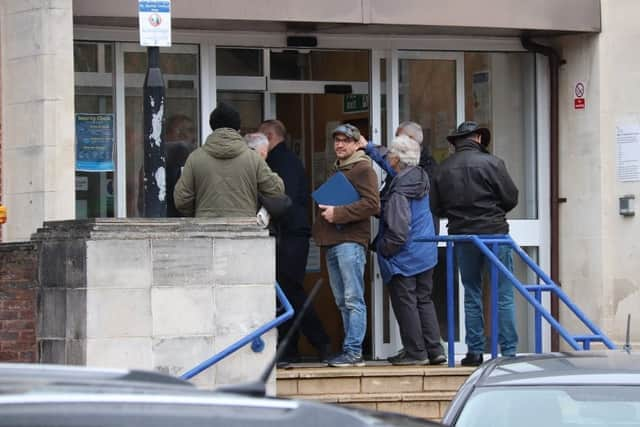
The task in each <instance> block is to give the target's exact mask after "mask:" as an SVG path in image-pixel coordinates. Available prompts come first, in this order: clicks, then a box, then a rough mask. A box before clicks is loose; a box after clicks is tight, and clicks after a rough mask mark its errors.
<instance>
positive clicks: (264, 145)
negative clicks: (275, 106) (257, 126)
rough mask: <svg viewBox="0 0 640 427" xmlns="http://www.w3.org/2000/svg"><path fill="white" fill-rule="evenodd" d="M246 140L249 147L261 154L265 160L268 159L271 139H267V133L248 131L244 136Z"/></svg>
mask: <svg viewBox="0 0 640 427" xmlns="http://www.w3.org/2000/svg"><path fill="white" fill-rule="evenodd" d="M244 140H245V141H246V142H247V145H248V146H249V148H251V149H252V150H254V151H255V152H256V153H258V154H260V157H262V158H263V159H264V160H267V155H268V154H269V139H267V135H265V134H264V133H261V132H254V133H248V134H246V135H245V136H244ZM274 172H275V171H274Z"/></svg>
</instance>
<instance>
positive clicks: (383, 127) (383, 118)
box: [380, 58, 388, 146]
mask: <svg viewBox="0 0 640 427" xmlns="http://www.w3.org/2000/svg"><path fill="white" fill-rule="evenodd" d="M387 143H388V141H387V60H386V59H385V58H382V59H380V144H382V145H384V146H386V145H387Z"/></svg>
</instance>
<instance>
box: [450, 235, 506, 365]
mask: <svg viewBox="0 0 640 427" xmlns="http://www.w3.org/2000/svg"><path fill="white" fill-rule="evenodd" d="M456 258H457V260H458V267H459V268H460V275H461V276H462V285H463V286H464V314H465V322H464V325H465V327H466V329H467V335H466V337H465V342H466V343H467V347H468V351H469V352H470V353H484V349H485V348H484V341H485V337H484V316H483V311H482V276H483V270H484V269H485V268H487V267H489V266H490V263H489V262H488V261H487V260H486V259H485V256H484V255H483V254H482V252H481V251H480V249H478V248H477V247H476V246H475V245H474V244H472V243H463V244H458V245H456ZM498 258H500V261H502V263H503V264H504V265H505V267H507V269H508V270H509V271H513V259H512V258H511V248H510V247H509V246H500V247H499V248H498ZM498 343H499V344H500V353H502V355H503V356H513V355H515V353H516V347H517V345H518V334H517V332H516V320H515V305H514V299H513V285H512V284H511V282H510V281H509V279H507V278H506V277H505V276H504V275H503V274H500V273H498Z"/></svg>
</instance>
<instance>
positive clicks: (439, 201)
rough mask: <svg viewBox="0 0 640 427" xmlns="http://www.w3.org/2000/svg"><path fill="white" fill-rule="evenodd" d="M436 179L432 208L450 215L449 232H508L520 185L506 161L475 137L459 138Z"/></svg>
mask: <svg viewBox="0 0 640 427" xmlns="http://www.w3.org/2000/svg"><path fill="white" fill-rule="evenodd" d="M455 148H456V152H455V153H454V154H453V155H451V156H450V157H449V158H447V159H446V160H445V161H444V162H442V163H441V164H440V165H439V166H438V168H437V172H436V174H435V179H434V180H433V184H432V185H433V189H432V192H431V211H432V212H433V213H434V214H435V215H438V216H440V217H446V218H448V219H449V223H448V228H449V234H507V233H508V232H509V224H508V223H507V220H506V214H507V212H509V211H510V210H511V209H513V208H514V207H515V206H516V205H517V204H518V189H517V188H516V186H515V184H514V183H513V181H512V180H511V177H510V176H509V173H508V172H507V168H506V167H505V165H504V162H503V161H502V160H501V159H499V158H497V157H495V156H493V155H491V154H490V153H489V152H488V151H487V149H486V148H485V147H484V146H483V145H480V144H477V143H476V142H474V141H472V140H468V139H465V140H462V141H458V142H456V145H455Z"/></svg>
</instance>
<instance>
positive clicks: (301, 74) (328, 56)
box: [271, 50, 369, 82]
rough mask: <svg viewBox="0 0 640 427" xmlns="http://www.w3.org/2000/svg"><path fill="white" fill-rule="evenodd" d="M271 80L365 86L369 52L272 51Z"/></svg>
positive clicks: (367, 74)
mask: <svg viewBox="0 0 640 427" xmlns="http://www.w3.org/2000/svg"><path fill="white" fill-rule="evenodd" d="M271 78H272V79H281V80H325V81H349V82H355V81H362V82H366V81H369V52H368V51H322V50H312V51H297V50H286V51H283V52H274V51H272V52H271Z"/></svg>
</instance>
